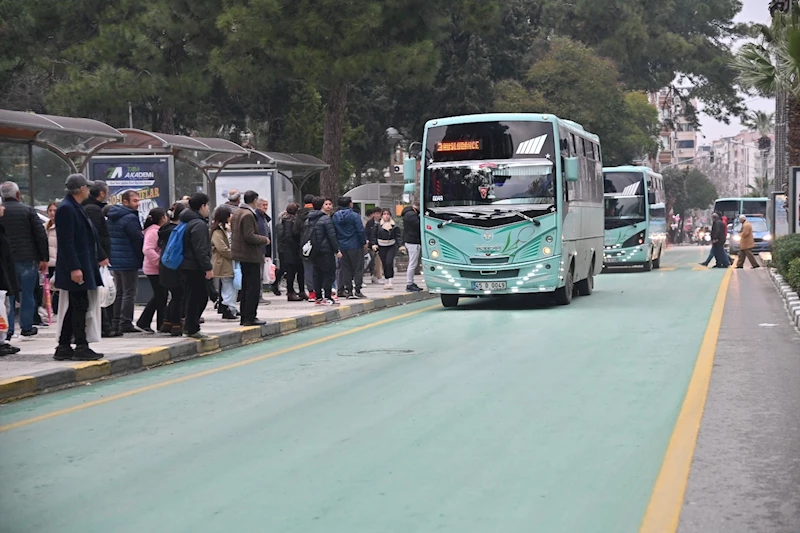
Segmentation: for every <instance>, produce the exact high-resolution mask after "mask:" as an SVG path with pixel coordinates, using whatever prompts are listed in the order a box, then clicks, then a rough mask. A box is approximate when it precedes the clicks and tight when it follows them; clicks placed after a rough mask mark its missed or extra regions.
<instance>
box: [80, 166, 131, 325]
mask: <svg viewBox="0 0 800 533" xmlns="http://www.w3.org/2000/svg"><path fill="white" fill-rule="evenodd" d="M93 183H94V185H92V188H91V189H89V198H87V199H86V200H84V201H83V204H82V205H83V209H84V210H85V211H86V214H87V215H88V216H89V220H91V221H92V224H94V229H95V230H97V239H98V242H97V259H98V260H99V261H105V260H106V259H110V258H111V236H110V235H109V233H108V224H107V223H106V216H105V214H104V213H103V209H104V208H105V207H106V206H107V205H108V204H107V203H106V200H108V185H107V184H106V182H104V181H100V180H95V181H94V182H93ZM102 313H103V326H102V327H103V337H121V336H122V333H120V332H119V331H116V330H113V329H111V315H112V313H113V306H108V307H105V308H103V310H102Z"/></svg>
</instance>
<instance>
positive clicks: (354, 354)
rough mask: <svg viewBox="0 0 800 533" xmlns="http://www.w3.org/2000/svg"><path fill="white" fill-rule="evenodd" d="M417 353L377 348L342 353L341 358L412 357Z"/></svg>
mask: <svg viewBox="0 0 800 533" xmlns="http://www.w3.org/2000/svg"><path fill="white" fill-rule="evenodd" d="M413 353H415V352H414V350H386V349H382V348H376V349H374V350H361V351H358V352H349V353H340V354H339V357H376V356H381V355H398V356H403V355H411V354H413Z"/></svg>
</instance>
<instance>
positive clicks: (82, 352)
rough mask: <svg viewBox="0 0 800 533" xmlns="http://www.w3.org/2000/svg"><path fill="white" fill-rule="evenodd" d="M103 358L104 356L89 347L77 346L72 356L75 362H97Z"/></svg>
mask: <svg viewBox="0 0 800 533" xmlns="http://www.w3.org/2000/svg"><path fill="white" fill-rule="evenodd" d="M102 358H103V354H101V353H97V352H95V351H94V350H92V349H91V348H89V346H76V347H75V351H74V352H73V354H72V360H73V361H97V360H98V359H102Z"/></svg>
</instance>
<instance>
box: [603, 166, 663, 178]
mask: <svg viewBox="0 0 800 533" xmlns="http://www.w3.org/2000/svg"><path fill="white" fill-rule="evenodd" d="M606 172H642V173H645V174H647V175H648V176H657V177H659V178H660V177H662V176H661V174H659V173H658V172H656V171H654V170H653V169H652V168H650V167H642V166H633V165H624V166H621V167H604V168H603V173H606Z"/></svg>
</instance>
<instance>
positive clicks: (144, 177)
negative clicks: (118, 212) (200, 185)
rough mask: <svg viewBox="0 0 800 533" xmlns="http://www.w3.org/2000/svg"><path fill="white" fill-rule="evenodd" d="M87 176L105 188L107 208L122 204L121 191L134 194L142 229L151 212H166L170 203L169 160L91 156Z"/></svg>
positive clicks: (171, 177) (172, 176) (164, 157)
mask: <svg viewBox="0 0 800 533" xmlns="http://www.w3.org/2000/svg"><path fill="white" fill-rule="evenodd" d="M89 176H90V179H92V180H103V181H105V182H106V183H107V184H108V189H109V198H108V203H109V204H118V203H120V202H122V194H123V193H124V192H125V191H136V192H137V193H138V194H139V199H140V202H139V219H140V220H141V222H142V225H144V221H145V219H146V218H147V214H148V213H149V212H150V210H151V209H153V208H154V207H163V208H164V209H168V208H169V206H170V205H172V202H173V201H174V198H172V195H173V192H172V191H173V188H174V182H175V177H174V165H173V161H172V156H161V155H142V156H95V157H93V158H92V159H91V161H90V162H89Z"/></svg>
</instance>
